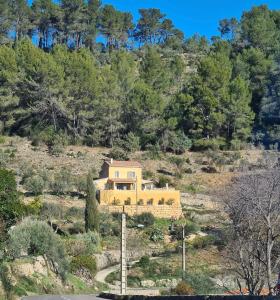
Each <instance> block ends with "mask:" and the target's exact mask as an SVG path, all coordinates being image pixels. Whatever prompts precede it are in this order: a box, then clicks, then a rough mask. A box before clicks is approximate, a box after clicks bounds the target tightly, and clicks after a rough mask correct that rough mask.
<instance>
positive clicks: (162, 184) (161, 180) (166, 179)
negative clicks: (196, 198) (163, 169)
mask: <svg viewBox="0 0 280 300" xmlns="http://www.w3.org/2000/svg"><path fill="white" fill-rule="evenodd" d="M166 184H169V185H171V184H172V181H171V179H170V178H169V177H167V176H164V175H160V176H159V178H158V187H160V188H164V187H166Z"/></svg>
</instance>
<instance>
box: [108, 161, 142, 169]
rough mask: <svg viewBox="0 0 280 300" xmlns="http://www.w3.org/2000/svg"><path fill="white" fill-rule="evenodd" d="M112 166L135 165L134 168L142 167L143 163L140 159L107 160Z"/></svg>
mask: <svg viewBox="0 0 280 300" xmlns="http://www.w3.org/2000/svg"><path fill="white" fill-rule="evenodd" d="M105 162H106V163H107V164H108V165H109V166H111V167H133V168H142V166H141V164H140V163H139V162H138V161H133V160H128V161H125V160H112V162H111V161H110V160H106V161H105Z"/></svg>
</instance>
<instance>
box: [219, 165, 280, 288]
mask: <svg viewBox="0 0 280 300" xmlns="http://www.w3.org/2000/svg"><path fill="white" fill-rule="evenodd" d="M228 191H230V192H228V195H227V196H226V197H224V203H225V208H226V211H227V212H228V214H229V217H230V219H231V221H232V222H231V224H232V230H233V233H232V240H231V242H230V247H231V250H230V249H229V255H230V257H231V261H232V262H234V265H235V270H236V272H237V274H238V276H239V277H240V278H241V279H243V281H245V283H246V286H247V288H248V290H249V293H250V294H259V293H260V291H261V289H262V287H263V286H264V285H266V286H267V287H268V289H269V292H270V294H272V293H273V287H274V284H273V282H274V281H275V280H274V277H273V274H275V272H278V267H279V262H280V253H279V251H278V247H279V242H280V224H279V219H280V172H279V169H270V170H268V171H265V172H259V173H255V174H253V175H247V176H242V177H239V178H237V179H235V181H234V182H233V183H232V185H231V188H230V190H228Z"/></svg>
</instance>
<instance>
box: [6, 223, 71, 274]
mask: <svg viewBox="0 0 280 300" xmlns="http://www.w3.org/2000/svg"><path fill="white" fill-rule="evenodd" d="M8 234H9V243H8V245H9V246H8V248H9V254H10V255H11V256H12V257H13V258H17V257H21V256H23V255H25V256H29V255H31V256H40V255H45V256H46V257H47V259H48V261H49V262H50V265H51V266H52V267H53V269H54V271H55V272H57V273H58V274H59V275H60V276H61V277H62V278H65V273H66V270H67V261H66V259H65V252H64V247H63V244H62V242H61V240H60V239H59V237H58V236H57V235H56V234H55V233H54V232H53V230H52V228H51V227H50V226H48V225H47V224H46V223H45V222H43V221H35V220H32V219H30V218H26V219H24V220H23V221H22V222H21V223H20V224H19V225H17V226H15V227H13V228H11V229H10V230H9V232H8Z"/></svg>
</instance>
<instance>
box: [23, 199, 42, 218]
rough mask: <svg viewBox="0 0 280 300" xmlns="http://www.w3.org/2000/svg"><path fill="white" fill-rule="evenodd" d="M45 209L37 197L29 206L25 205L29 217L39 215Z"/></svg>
mask: <svg viewBox="0 0 280 300" xmlns="http://www.w3.org/2000/svg"><path fill="white" fill-rule="evenodd" d="M42 207H43V204H42V201H41V199H40V197H35V198H34V200H32V201H31V202H30V203H29V204H27V205H25V210H26V213H27V215H39V214H40V211H41V209H42Z"/></svg>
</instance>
